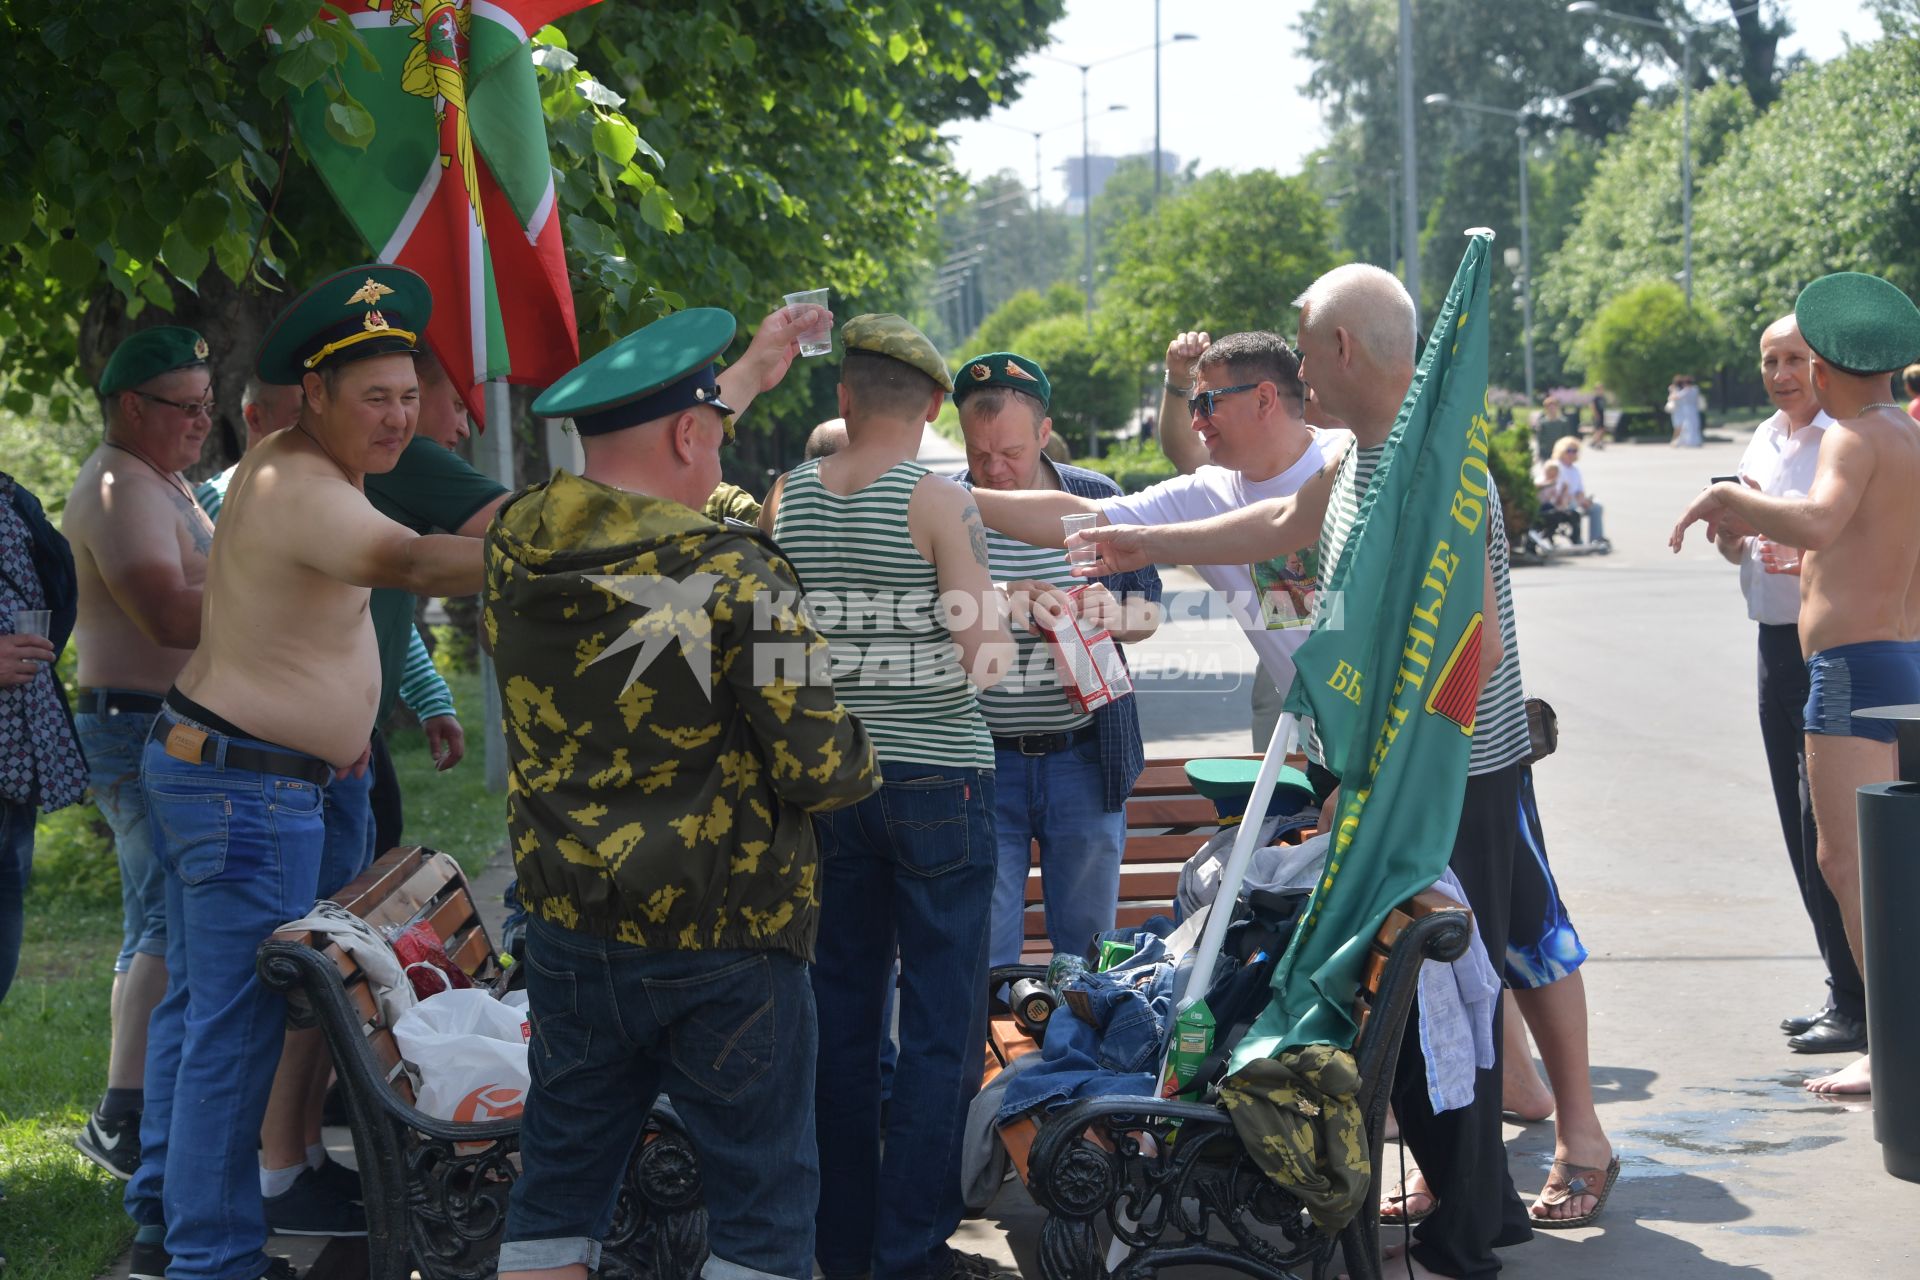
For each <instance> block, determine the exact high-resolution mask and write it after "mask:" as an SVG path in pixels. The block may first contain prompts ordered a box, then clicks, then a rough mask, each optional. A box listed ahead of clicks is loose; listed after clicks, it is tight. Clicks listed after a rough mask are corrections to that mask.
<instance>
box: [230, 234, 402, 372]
mask: <svg viewBox="0 0 1920 1280" xmlns="http://www.w3.org/2000/svg"><path fill="white" fill-rule="evenodd" d="M432 314H433V291H432V290H431V289H429V288H428V287H427V282H426V281H425V280H422V279H421V278H420V276H419V275H418V274H417V273H415V272H412V271H409V270H407V268H405V267H395V266H388V265H385V264H383V263H377V262H376V263H371V264H368V265H366V266H359V267H348V268H347V269H346V270H345V271H336V272H334V273H333V274H332V275H330V276H328V277H327V278H326V279H324V280H322V281H321V282H320V283H319V284H316V285H315V286H313V288H311V289H309V290H307V291H306V292H305V293H303V294H301V295H300V296H299V297H297V298H295V299H294V300H293V301H292V302H290V303H288V304H287V307H286V309H285V310H284V311H282V312H281V313H280V314H279V316H278V317H276V318H275V320H274V322H273V327H272V328H270V329H268V330H267V336H266V337H265V338H264V339H263V340H262V341H261V343H260V354H259V356H258V357H257V358H256V359H255V361H254V371H255V372H256V373H258V374H259V375H260V380H261V381H262V382H268V383H272V384H274V385H276V386H282V387H292V386H298V385H299V384H300V379H302V378H304V377H305V376H306V375H307V374H309V373H319V372H322V371H324V370H327V369H337V368H339V367H340V366H341V365H344V364H351V363H352V362H353V361H355V360H365V359H366V358H368V357H369V356H385V355H393V354H396V353H399V352H406V353H409V354H411V353H412V352H414V351H416V350H418V349H419V347H420V335H422V334H423V333H425V332H426V331H427V319H428V317H430V316H431V315H432Z"/></svg>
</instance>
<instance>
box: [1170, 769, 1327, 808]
mask: <svg viewBox="0 0 1920 1280" xmlns="http://www.w3.org/2000/svg"><path fill="white" fill-rule="evenodd" d="M1259 776H1260V762H1259V761H1258V760H1242V759H1238V758H1235V757H1222V758H1218V759H1201V760H1189V761H1187V781H1188V782H1191V783H1192V784H1193V789H1194V790H1195V791H1197V792H1199V793H1200V794H1201V795H1203V796H1205V797H1206V798H1207V799H1209V800H1211V801H1213V807H1214V808H1215V809H1216V810H1218V811H1219V813H1220V816H1221V817H1222V818H1235V817H1239V816H1240V815H1241V814H1243V813H1245V812H1246V809H1247V801H1249V800H1251V799H1253V784H1254V782H1255V781H1256V780H1257V779H1258V778H1259ZM1313 802H1314V792H1313V784H1312V783H1311V782H1309V781H1307V775H1306V774H1304V773H1302V772H1300V771H1299V770H1298V769H1296V768H1294V767H1293V766H1292V765H1281V766H1280V777H1279V779H1278V780H1277V781H1276V782H1275V783H1274V786H1273V800H1272V801H1271V802H1270V803H1269V804H1268V811H1269V812H1270V813H1295V812H1298V811H1299V810H1301V809H1303V808H1305V807H1306V806H1307V805H1310V804H1312V803H1313Z"/></svg>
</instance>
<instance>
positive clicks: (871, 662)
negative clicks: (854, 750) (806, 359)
mask: <svg viewBox="0 0 1920 1280" xmlns="http://www.w3.org/2000/svg"><path fill="white" fill-rule="evenodd" d="M842 338H843V339H844V342H845V345H846V351H847V354H846V359H845V362H844V363H843V364H842V365H841V369H840V387H839V402H840V414H841V417H843V418H844V419H845V420H846V424H847V443H846V446H845V447H844V448H842V449H840V450H839V451H838V452H836V453H833V454H830V455H828V456H827V457H824V458H819V459H815V460H813V461H809V462H805V463H802V464H801V465H800V466H799V467H797V468H795V469H794V470H793V471H791V472H789V473H788V474H787V475H785V476H783V477H782V478H781V479H780V481H779V482H778V483H777V484H776V485H775V486H774V491H773V492H772V493H771V494H769V495H768V497H767V505H766V508H765V510H763V511H762V512H761V516H760V519H761V527H762V528H765V529H768V530H770V531H771V532H772V533H773V535H774V537H775V538H777V539H778V540H779V542H780V546H781V549H782V550H784V551H785V552H786V553H787V556H788V558H789V559H791V560H792V561H793V567H794V568H795V569H796V570H798V572H799V574H800V580H801V581H802V582H804V583H806V585H807V602H808V605H809V610H810V612H812V614H813V616H814V617H815V618H816V619H817V620H818V621H819V624H820V629H821V631H822V632H824V633H825V635H826V637H827V640H828V642H829V643H830V644H831V646H832V653H833V669H834V687H835V689H836V690H837V691H838V693H839V695H840V700H841V701H842V702H844V703H845V704H846V706H847V708H848V709H849V710H851V711H852V712H853V713H854V714H855V715H857V716H859V717H860V720H861V722H862V723H863V724H865V725H866V727H867V732H868V733H870V734H871V735H872V736H873V743H874V750H875V752H876V753H877V755H878V756H879V759H880V771H881V776H882V777H883V779H884V783H883V785H882V787H881V789H880V794H879V795H877V796H874V797H872V798H871V799H868V800H864V801H862V802H861V803H860V804H858V805H856V806H853V807H852V808H848V809H843V810H841V811H840V812H838V813H834V814H828V815H825V816H823V817H820V818H817V819H815V828H816V830H818V831H819V832H820V833H821V837H820V838H821V841H822V843H823V844H825V845H826V847H828V848H830V849H833V850H835V856H834V857H832V858H829V859H827V860H826V861H825V862H824V863H823V864H822V866H821V886H820V945H819V954H818V956H817V957H816V959H815V962H814V972H813V986H814V998H815V1000H816V1002H817V1003H818V1005H819V1011H820V1057H819V1067H818V1073H817V1074H818V1080H819V1097H820V1099H821V1113H822V1115H823V1116H831V1117H833V1120H832V1122H831V1123H822V1124H821V1125H820V1126H819V1143H820V1175H821V1176H820V1213H819V1218H818V1223H819V1245H818V1250H817V1254H816V1256H817V1258H818V1260H819V1263H820V1268H821V1270H822V1271H823V1272H825V1273H826V1274H827V1275H829V1276H833V1277H836V1278H838V1277H845V1276H858V1275H867V1274H872V1275H882V1276H929V1277H945V1276H948V1275H953V1274H961V1275H964V1274H973V1273H974V1272H973V1271H972V1270H971V1269H972V1268H974V1267H976V1265H984V1264H983V1263H981V1260H979V1259H972V1258H968V1257H966V1256H964V1255H961V1254H958V1253H957V1252H956V1251H955V1250H953V1249H951V1248H950V1247H949V1246H948V1244H947V1239H948V1237H949V1236H951V1235H952V1234H953V1232H954V1231H955V1229H957V1228H958V1226H959V1224H960V1215H961V1212H962V1205H961V1193H960V1147H961V1141H960V1136H961V1131H962V1128H963V1126H964V1125H965V1123H966V1112H967V1104H968V1100H969V1099H971V1098H972V1096H973V1094H974V1092H975V1090H976V1089H977V1088H978V1087H979V1084H980V1044H981V1038H982V1037H983V1036H984V1035H985V1033H986V1001H987V991H986V980H987V925H988V916H989V912H990V910H991V906H992V898H993V880H994V869H993V859H992V855H991V852H990V851H991V850H992V849H993V830H994V827H993V810H994V774H993V769H994V751H993V738H992V736H991V735H990V734H989V733H988V731H987V724H986V720H985V719H984V717H983V716H982V715H981V712H980V703H979V699H978V697H976V696H975V695H976V692H977V691H978V690H980V689H986V688H990V687H992V686H993V684H994V683H995V682H997V681H998V680H999V679H1000V677H1001V676H1002V675H1003V674H1004V671H1005V666H1006V664H1007V662H1008V660H1009V659H1010V658H1011V657H1012V656H1013V652H1014V650H1013V644H1012V640H1011V638H1010V636H1009V633H1008V631H1007V625H1006V622H1005V620H1004V617H1003V613H1004V609H1003V606H1002V603H1001V600H1000V597H999V594H998V593H997V592H995V591H994V589H993V582H992V578H991V576H990V575H989V573H988V569H987V535H986V530H985V529H983V528H981V525H980V515H979V512H978V511H977V510H976V509H975V506H974V502H973V498H972V495H971V494H969V493H968V491H967V490H966V489H964V488H962V487H961V486H960V485H959V484H957V483H955V482H954V481H952V480H949V479H947V478H945V477H944V476H937V475H934V474H932V473H931V472H929V471H928V470H927V468H926V467H924V466H922V465H921V464H920V463H919V462H917V461H916V460H915V459H916V458H917V456H918V454H919V451H920V441H921V437H922V434H923V433H924V432H925V431H926V426H927V423H929V422H931V421H933V419H934V417H935V415H937V414H938V413H939V412H940V404H941V401H942V400H943V399H944V398H945V397H946V394H947V392H948V391H949V390H951V389H952V388H953V378H952V377H951V376H950V375H949V374H948V372H947V366H946V362H945V361H943V360H942V359H941V358H940V353H939V352H938V351H936V350H934V347H933V344H932V343H931V342H928V341H927V339H926V335H924V334H922V333H921V332H920V331H919V330H918V329H916V328H914V327H913V326H912V325H911V324H909V323H908V322H907V321H905V320H903V319H901V318H900V317H899V316H895V315H865V316H855V317H854V318H853V319H852V320H849V321H848V322H847V324H846V327H845V328H844V329H843V330H842ZM956 659H957V660H956ZM896 936H897V937H898V939H899V948H898V950H899V957H900V973H901V978H900V991H901V1000H900V1054H899V1059H898V1063H897V1065H896V1067H895V1071H894V1077H893V1078H894V1094H893V1103H892V1106H891V1108H890V1109H889V1113H888V1121H887V1126H886V1133H885V1138H886V1142H885V1147H886V1154H885V1157H884V1162H883V1158H882V1155H881V1136H882V1135H881V1123H880V1081H879V1073H878V1071H877V1070H876V1064H877V1063H878V1062H879V1061H880V1041H881V1037H882V1035H883V1033H884V1030H883V1024H882V1014H881V1010H882V1008H883V1002H884V1000H885V998H886V991H887V988H888V985H889V984H890V982H891V977H892V973H893V962H894V952H895V946H894V939H895V937H896ZM930 1162H931V1163H930ZM876 1187H877V1188H878V1191H877V1193H876V1191H875V1188H876Z"/></svg>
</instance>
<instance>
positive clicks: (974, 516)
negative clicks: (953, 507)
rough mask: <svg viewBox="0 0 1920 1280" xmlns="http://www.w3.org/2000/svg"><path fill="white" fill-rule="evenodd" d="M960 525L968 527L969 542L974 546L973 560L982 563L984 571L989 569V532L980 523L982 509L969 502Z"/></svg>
mask: <svg viewBox="0 0 1920 1280" xmlns="http://www.w3.org/2000/svg"><path fill="white" fill-rule="evenodd" d="M960 523H962V524H964V525H966V526H967V541H968V542H969V543H971V544H972V546H973V558H974V559H975V560H978V561H979V562H980V567H981V568H982V569H984V568H986V567H987V530H986V528H985V526H983V525H982V524H981V523H980V508H979V507H978V506H977V505H976V504H974V503H971V502H969V503H968V504H967V509H966V510H965V511H962V512H961V513H960Z"/></svg>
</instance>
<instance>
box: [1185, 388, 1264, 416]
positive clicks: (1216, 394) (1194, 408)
mask: <svg viewBox="0 0 1920 1280" xmlns="http://www.w3.org/2000/svg"><path fill="white" fill-rule="evenodd" d="M1259 385H1260V384H1259V383H1257V382H1243V383H1241V384H1240V385H1239V386H1237V387H1220V388H1218V389H1216V390H1213V391H1202V392H1200V393H1199V394H1198V395H1195V396H1192V397H1190V398H1189V399H1188V400H1187V412H1188V413H1189V414H1191V415H1193V416H1194V417H1196V418H1211V417H1212V416H1213V408H1214V405H1213V402H1214V401H1215V400H1218V399H1219V398H1220V397H1221V396H1231V395H1238V394H1239V393H1240V392H1242V391H1252V390H1253V389H1254V388H1256V387H1258V386H1259Z"/></svg>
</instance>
